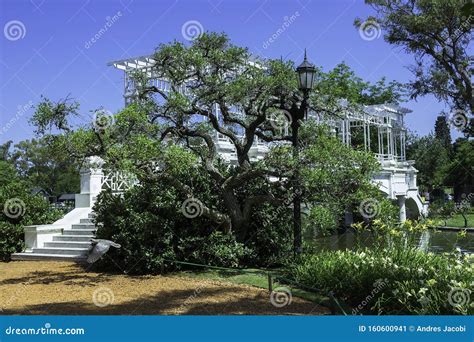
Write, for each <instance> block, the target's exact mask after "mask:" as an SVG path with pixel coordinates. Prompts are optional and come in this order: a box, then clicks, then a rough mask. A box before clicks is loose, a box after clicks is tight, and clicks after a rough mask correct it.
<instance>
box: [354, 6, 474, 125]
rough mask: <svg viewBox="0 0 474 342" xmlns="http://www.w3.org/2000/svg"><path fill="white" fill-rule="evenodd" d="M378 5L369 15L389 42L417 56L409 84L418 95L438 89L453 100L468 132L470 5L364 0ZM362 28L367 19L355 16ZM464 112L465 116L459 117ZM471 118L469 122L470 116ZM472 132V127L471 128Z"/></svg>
mask: <svg viewBox="0 0 474 342" xmlns="http://www.w3.org/2000/svg"><path fill="white" fill-rule="evenodd" d="M365 2H366V4H369V5H371V6H372V7H373V8H374V10H375V11H376V15H375V16H370V17H368V18H367V19H366V21H369V22H372V23H376V24H377V25H379V26H380V28H381V30H382V32H383V33H384V38H385V40H386V41H387V42H389V43H390V44H394V45H396V46H400V47H403V48H404V49H405V50H406V51H407V52H409V53H412V54H413V55H414V57H415V65H413V66H412V67H411V70H412V71H413V73H414V75H415V76H416V79H415V80H414V81H413V82H412V83H411V84H410V86H411V90H412V96H413V97H414V98H416V97H418V96H421V95H426V94H434V95H435V96H436V97H437V98H438V99H440V100H442V101H445V102H447V103H448V104H449V105H451V107H452V110H453V115H456V117H455V118H454V120H456V122H457V123H458V124H459V121H460V120H462V121H463V124H462V125H460V127H462V128H464V127H465V130H464V131H465V133H469V131H470V130H472V122H473V120H472V113H473V112H474V101H473V89H472V71H473V69H472V62H473V56H472V45H471V39H472V23H473V21H474V16H473V15H472V12H469V11H468V9H469V8H470V9H471V10H472V5H471V4H468V3H466V1H464V0H395V1H391V0H390V1H387V0H366V1H365ZM355 24H356V26H358V27H360V28H361V29H363V28H364V26H361V25H362V24H363V20H361V19H356V21H355ZM461 116H462V117H461ZM469 118H471V120H470V126H469V127H466V126H467V121H468V120H469ZM471 133H472V132H471Z"/></svg>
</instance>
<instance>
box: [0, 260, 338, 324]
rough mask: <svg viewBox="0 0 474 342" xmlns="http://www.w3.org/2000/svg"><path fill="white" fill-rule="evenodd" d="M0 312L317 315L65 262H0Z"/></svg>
mask: <svg viewBox="0 0 474 342" xmlns="http://www.w3.org/2000/svg"><path fill="white" fill-rule="evenodd" d="M0 314H3V315H5V314H7V315H9V314H21V315H29V314H31V315H108V314H115V315H183V314H184V315H186V314H188V315H236V314H243V315H322V314H329V311H328V310H327V309H326V308H323V307H320V306H317V305H315V304H314V303H311V302H309V301H305V300H303V299H300V298H296V297H293V298H292V300H291V303H290V304H289V305H286V306H283V307H281V308H278V307H275V306H274V305H272V304H271V302H270V295H269V293H268V291H265V290H263V289H258V288H255V287H251V286H246V285H235V284H231V283H227V282H220V281H213V280H199V279H191V278H186V277H180V276H177V275H171V276H127V275H121V274H119V275H112V274H102V273H94V272H85V271H84V269H83V268H82V267H81V266H79V265H77V264H74V263H69V262H41V261H32V262H30V261H16V262H10V263H0Z"/></svg>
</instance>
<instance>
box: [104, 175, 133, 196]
mask: <svg viewBox="0 0 474 342" xmlns="http://www.w3.org/2000/svg"><path fill="white" fill-rule="evenodd" d="M136 184H138V180H137V179H136V178H135V177H133V176H132V175H130V174H126V173H123V172H118V171H115V172H110V173H107V174H105V175H104V176H103V178H102V184H101V186H102V189H110V190H112V192H124V191H126V190H128V189H130V188H131V187H133V186H135V185H136Z"/></svg>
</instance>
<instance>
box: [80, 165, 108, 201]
mask: <svg viewBox="0 0 474 342" xmlns="http://www.w3.org/2000/svg"><path fill="white" fill-rule="evenodd" d="M103 163H104V162H103V160H102V159H101V158H99V157H89V158H87V160H86V162H85V164H84V166H83V167H82V169H81V171H80V173H81V193H80V194H76V208H84V207H89V208H90V207H92V206H93V205H94V202H95V200H96V198H97V195H98V194H99V193H100V191H101V190H102V180H103V178H104V172H103V171H102V165H103Z"/></svg>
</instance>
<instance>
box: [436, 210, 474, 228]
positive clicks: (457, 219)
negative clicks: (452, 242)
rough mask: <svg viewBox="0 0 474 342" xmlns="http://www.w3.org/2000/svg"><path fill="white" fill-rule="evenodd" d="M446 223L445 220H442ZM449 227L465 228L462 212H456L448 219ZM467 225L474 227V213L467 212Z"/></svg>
mask: <svg viewBox="0 0 474 342" xmlns="http://www.w3.org/2000/svg"><path fill="white" fill-rule="evenodd" d="M442 222H443V223H444V220H443V221H442ZM446 225H447V226H448V227H460V228H464V218H463V217H462V216H461V214H455V215H454V216H453V217H450V218H449V219H448V220H447V221H446ZM467 226H468V227H470V228H473V227H474V213H470V214H467Z"/></svg>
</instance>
